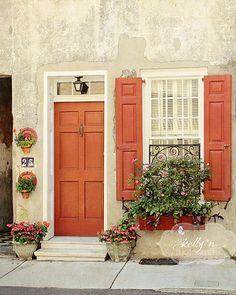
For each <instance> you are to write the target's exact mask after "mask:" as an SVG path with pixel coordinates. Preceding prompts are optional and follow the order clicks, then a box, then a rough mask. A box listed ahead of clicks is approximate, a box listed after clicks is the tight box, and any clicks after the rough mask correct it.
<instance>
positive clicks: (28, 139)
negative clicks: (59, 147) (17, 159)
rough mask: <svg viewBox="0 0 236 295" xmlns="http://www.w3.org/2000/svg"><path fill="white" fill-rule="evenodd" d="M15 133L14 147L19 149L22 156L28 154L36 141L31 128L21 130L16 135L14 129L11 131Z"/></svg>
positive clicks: (35, 135)
mask: <svg viewBox="0 0 236 295" xmlns="http://www.w3.org/2000/svg"><path fill="white" fill-rule="evenodd" d="M13 132H14V133H15V142H16V145H17V146H19V147H21V149H22V151H23V153H24V154H29V152H30V148H31V147H32V145H34V144H35V143H36V141H37V133H36V132H35V130H33V129H32V128H21V129H20V131H19V133H18V134H16V129H13Z"/></svg>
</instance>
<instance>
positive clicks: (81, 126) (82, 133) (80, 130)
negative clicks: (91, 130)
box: [79, 124, 84, 137]
mask: <svg viewBox="0 0 236 295" xmlns="http://www.w3.org/2000/svg"><path fill="white" fill-rule="evenodd" d="M79 135H80V137H83V135H84V126H83V124H81V125H80V127H79Z"/></svg>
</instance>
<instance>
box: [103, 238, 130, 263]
mask: <svg viewBox="0 0 236 295" xmlns="http://www.w3.org/2000/svg"><path fill="white" fill-rule="evenodd" d="M106 246H107V253H108V255H109V256H110V258H111V260H112V261H115V262H120V261H127V260H128V258H129V256H130V253H131V250H132V243H131V242H129V243H127V244H122V243H106Z"/></svg>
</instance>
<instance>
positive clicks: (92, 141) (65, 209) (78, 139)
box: [54, 102, 104, 236]
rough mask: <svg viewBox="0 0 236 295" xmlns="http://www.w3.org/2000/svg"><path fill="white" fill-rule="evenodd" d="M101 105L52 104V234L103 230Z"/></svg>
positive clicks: (87, 103) (96, 103)
mask: <svg viewBox="0 0 236 295" xmlns="http://www.w3.org/2000/svg"><path fill="white" fill-rule="evenodd" d="M103 110H104V106H103V103H102V102H85V103H83V102H82V103H70V102H69V103H66V102H65V103H55V109H54V114H55V115H54V116H55V117H54V124H55V132H54V134H55V135H54V152H55V165H54V169H55V171H54V172H55V174H54V175H55V176H54V177H55V181H54V182H55V235H66V236H72V235H73V236H74V235H78V236H81V235H83V236H93V235H96V234H97V232H98V231H101V230H102V229H103V199H104V198H103V196H104V192H103V181H104V167H103V166H104V156H103V152H104V115H103V113H104V112H103Z"/></svg>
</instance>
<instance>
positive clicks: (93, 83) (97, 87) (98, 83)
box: [55, 76, 104, 97]
mask: <svg viewBox="0 0 236 295" xmlns="http://www.w3.org/2000/svg"><path fill="white" fill-rule="evenodd" d="M102 79H103V77H99V76H94V77H87V76H84V77H83V78H82V81H84V82H86V85H87V86H88V92H87V93H86V94H81V93H80V92H76V91H75V88H74V85H73V81H75V78H72V79H66V78H64V79H63V78H60V81H56V82H55V93H56V96H87V97H91V96H93V97H94V96H96V97H97V96H102V97H103V96H104V81H103V80H102Z"/></svg>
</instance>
